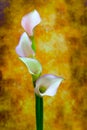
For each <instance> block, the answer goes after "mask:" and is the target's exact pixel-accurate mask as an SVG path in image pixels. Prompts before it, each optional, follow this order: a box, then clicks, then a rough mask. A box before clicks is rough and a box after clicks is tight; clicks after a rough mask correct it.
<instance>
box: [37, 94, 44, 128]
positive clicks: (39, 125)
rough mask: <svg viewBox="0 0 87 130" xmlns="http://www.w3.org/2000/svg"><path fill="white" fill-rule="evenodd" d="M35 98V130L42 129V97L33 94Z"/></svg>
mask: <svg viewBox="0 0 87 130" xmlns="http://www.w3.org/2000/svg"><path fill="white" fill-rule="evenodd" d="M35 98H36V130H43V98H41V97H39V96H37V95H35Z"/></svg>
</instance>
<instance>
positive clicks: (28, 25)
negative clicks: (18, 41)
mask: <svg viewBox="0 0 87 130" xmlns="http://www.w3.org/2000/svg"><path fill="white" fill-rule="evenodd" d="M40 22H41V18H40V15H39V13H38V12H37V11H36V10H34V11H32V12H30V13H29V14H27V15H25V16H24V17H23V18H22V21H21V25H22V27H23V28H24V30H25V31H26V32H27V33H28V34H29V36H32V35H33V29H34V27H35V26H36V25H38V24H39V23H40Z"/></svg>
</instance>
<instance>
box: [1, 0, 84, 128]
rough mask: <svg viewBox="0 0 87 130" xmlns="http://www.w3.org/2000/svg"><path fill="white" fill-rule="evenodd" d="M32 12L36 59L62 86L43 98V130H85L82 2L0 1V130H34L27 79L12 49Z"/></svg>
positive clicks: (57, 0)
mask: <svg viewBox="0 0 87 130" xmlns="http://www.w3.org/2000/svg"><path fill="white" fill-rule="evenodd" d="M34 9H36V10H37V11H38V12H39V13H40V16H41V18H42V22H41V23H40V24H39V25H38V26H37V27H36V28H35V41H36V47H37V52H36V57H37V59H38V60H39V61H40V63H41V64H42V66H43V74H48V73H51V74H55V75H58V76H62V77H63V78H64V79H65V80H64V81H63V82H62V84H61V85H60V87H59V89H58V92H57V94H56V95H55V96H54V97H44V130H87V86H86V85H87V55H86V54H87V26H86V25H87V1H86V0H53V1H52V0H0V130H35V97H34V89H33V85H32V78H31V76H30V74H29V73H28V71H27V68H26V66H25V65H24V64H23V63H22V62H21V61H20V60H19V59H18V55H17V54H16V52H15V47H16V46H17V45H18V42H19V39H20V36H21V34H22V33H23V32H24V30H23V28H22V26H21V19H22V17H23V16H24V15H25V14H27V13H29V12H30V11H32V10H34Z"/></svg>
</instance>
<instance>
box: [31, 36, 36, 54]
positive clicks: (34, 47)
mask: <svg viewBox="0 0 87 130" xmlns="http://www.w3.org/2000/svg"><path fill="white" fill-rule="evenodd" d="M30 38H31V40H32V49H33V50H34V51H35V52H36V46H35V39H34V36H31V37H30Z"/></svg>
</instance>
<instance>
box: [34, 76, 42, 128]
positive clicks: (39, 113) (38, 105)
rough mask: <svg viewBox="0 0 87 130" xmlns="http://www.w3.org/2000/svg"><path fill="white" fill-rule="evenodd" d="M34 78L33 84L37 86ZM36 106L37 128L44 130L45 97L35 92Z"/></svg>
mask: <svg viewBox="0 0 87 130" xmlns="http://www.w3.org/2000/svg"><path fill="white" fill-rule="evenodd" d="M32 78H33V85H34V87H35V82H36V81H35V80H34V77H32ZM35 101H36V104H35V108H36V130H43V98H42V97H39V96H37V95H36V94H35Z"/></svg>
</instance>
